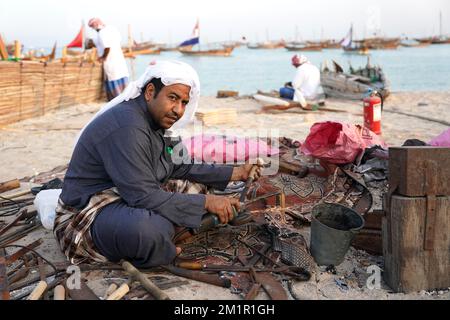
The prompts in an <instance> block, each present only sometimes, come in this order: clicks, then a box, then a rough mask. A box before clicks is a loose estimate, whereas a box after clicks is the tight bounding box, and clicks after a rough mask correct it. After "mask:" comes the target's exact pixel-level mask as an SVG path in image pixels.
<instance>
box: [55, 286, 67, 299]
mask: <svg viewBox="0 0 450 320" xmlns="http://www.w3.org/2000/svg"><path fill="white" fill-rule="evenodd" d="M65 299H66V289H64V286H63V285H57V286H56V287H55V289H54V290H53V300H65Z"/></svg>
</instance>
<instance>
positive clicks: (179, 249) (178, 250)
mask: <svg viewBox="0 0 450 320" xmlns="http://www.w3.org/2000/svg"><path fill="white" fill-rule="evenodd" d="M175 250H176V253H177V255H179V254H180V253H181V248H180V247H176V249H175Z"/></svg>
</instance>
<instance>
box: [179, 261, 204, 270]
mask: <svg viewBox="0 0 450 320" xmlns="http://www.w3.org/2000/svg"><path fill="white" fill-rule="evenodd" d="M177 267H178V268H183V269H188V270H202V269H203V264H201V263H199V262H180V263H178V264H177Z"/></svg>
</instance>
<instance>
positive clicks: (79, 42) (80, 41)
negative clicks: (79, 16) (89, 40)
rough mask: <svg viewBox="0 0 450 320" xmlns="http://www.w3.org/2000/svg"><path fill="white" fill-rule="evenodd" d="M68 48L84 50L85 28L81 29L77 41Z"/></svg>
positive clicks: (74, 40)
mask: <svg viewBox="0 0 450 320" xmlns="http://www.w3.org/2000/svg"><path fill="white" fill-rule="evenodd" d="M67 48H83V27H81V29H80V32H78V34H77V36H76V37H75V39H73V41H72V42H71V43H69V44H68V45H67Z"/></svg>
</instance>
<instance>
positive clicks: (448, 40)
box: [431, 36, 450, 44]
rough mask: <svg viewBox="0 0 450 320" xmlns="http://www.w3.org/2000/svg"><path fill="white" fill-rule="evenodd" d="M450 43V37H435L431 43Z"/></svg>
mask: <svg viewBox="0 0 450 320" xmlns="http://www.w3.org/2000/svg"><path fill="white" fill-rule="evenodd" d="M448 43H450V37H443V36H441V37H433V38H432V39H431V44H448Z"/></svg>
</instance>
